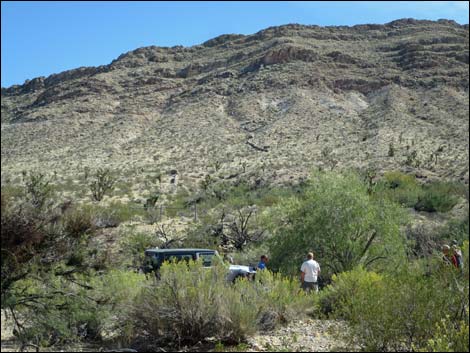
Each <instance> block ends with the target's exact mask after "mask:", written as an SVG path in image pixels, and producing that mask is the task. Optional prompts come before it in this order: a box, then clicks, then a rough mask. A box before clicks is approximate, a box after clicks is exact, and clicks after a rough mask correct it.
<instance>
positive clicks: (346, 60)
mask: <svg viewBox="0 0 470 353" xmlns="http://www.w3.org/2000/svg"><path fill="white" fill-rule="evenodd" d="M468 101H469V32H468V25H463V26H462V25H459V24H457V23H455V22H453V21H448V20H440V21H437V22H434V21H418V20H413V19H402V20H397V21H394V22H391V23H388V24H385V25H358V26H353V27H346V26H341V27H319V26H303V25H296V24H291V25H285V26H280V27H271V28H267V29H265V30H262V31H260V32H258V33H256V34H253V35H247V36H244V35H222V36H219V37H217V38H214V39H211V40H209V41H207V42H205V43H203V44H201V45H196V46H192V47H181V46H177V47H171V48H162V47H155V46H152V47H145V48H139V49H136V50H134V51H131V52H128V53H125V54H123V55H121V56H119V57H118V58H117V59H116V60H114V61H113V62H112V63H110V64H109V65H103V66H99V67H86V68H78V69H75V70H70V71H66V72H62V73H59V74H54V75H51V76H49V77H47V78H44V77H39V78H34V79H32V80H30V81H27V82H25V83H24V84H23V85H16V86H12V87H9V88H2V91H1V112H2V120H1V122H2V123H1V129H2V130H1V131H2V132H1V137H2V140H1V141H2V142H1V157H2V182H3V181H5V180H8V179H11V178H14V177H15V175H18V172H19V171H21V170H28V169H40V170H46V171H57V172H58V174H59V175H64V176H70V177H73V176H74V175H78V174H77V173H79V172H81V171H82V170H83V168H84V167H86V166H87V167H90V168H96V167H98V166H108V167H110V168H113V169H115V170H118V171H119V173H120V174H121V175H127V176H129V178H133V177H135V176H136V175H141V174H142V173H147V172H151V171H157V170H160V171H163V172H167V171H169V170H172V169H176V170H177V171H178V175H179V176H180V178H181V179H180V180H184V183H186V185H195V183H197V182H198V181H200V180H201V179H202V178H203V177H204V176H205V174H206V173H207V172H208V171H214V167H213V166H214V164H217V167H216V168H215V169H216V170H217V172H218V173H219V176H220V177H221V178H231V177H233V176H235V175H237V174H241V173H244V172H246V173H250V172H255V171H256V172H257V173H261V174H262V175H263V177H265V178H266V180H271V181H274V182H286V181H289V180H291V181H295V180H298V179H299V178H302V177H304V176H305V175H307V174H308V173H309V172H310V170H312V168H315V167H320V168H337V169H343V168H375V169H377V170H379V171H382V170H391V169H402V170H406V171H408V172H414V173H416V174H417V175H419V176H420V177H423V178H451V179H455V180H462V181H465V182H467V183H468V176H469V173H468V147H469V140H468V127H469V115H468V112H469V111H468V103H469V102H468Z"/></svg>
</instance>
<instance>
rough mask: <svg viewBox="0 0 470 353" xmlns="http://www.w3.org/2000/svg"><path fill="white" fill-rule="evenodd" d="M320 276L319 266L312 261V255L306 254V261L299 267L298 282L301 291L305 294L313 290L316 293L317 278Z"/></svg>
mask: <svg viewBox="0 0 470 353" xmlns="http://www.w3.org/2000/svg"><path fill="white" fill-rule="evenodd" d="M319 275H320V264H319V263H318V262H316V261H315V260H314V259H313V253H311V252H309V253H308V254H307V261H305V262H304V263H303V264H302V266H301V267H300V280H301V282H302V289H303V290H304V291H306V292H310V291H311V290H314V291H315V292H318V276H319Z"/></svg>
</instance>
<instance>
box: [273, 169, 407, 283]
mask: <svg viewBox="0 0 470 353" xmlns="http://www.w3.org/2000/svg"><path fill="white" fill-rule="evenodd" d="M404 220H406V216H405V214H404V213H403V210H401V209H400V208H399V207H398V206H397V205H395V204H393V203H391V202H389V201H387V200H383V199H379V200H377V199H375V198H373V197H371V196H369V195H368V193H367V188H366V186H365V185H364V184H363V183H362V182H361V180H360V179H359V177H358V176H356V175H355V174H344V175H335V174H332V173H320V174H318V175H315V176H314V177H313V178H312V179H311V180H310V185H309V186H308V187H307V188H306V190H305V192H304V194H303V195H301V197H296V198H290V199H287V200H285V201H283V202H282V203H281V205H280V206H279V207H277V208H276V209H275V210H274V212H273V213H272V214H271V219H270V220H268V221H267V223H268V224H270V228H271V231H272V233H273V236H272V238H271V239H269V248H270V253H271V259H272V260H271V266H273V268H276V269H280V270H281V271H282V272H284V273H289V274H298V272H299V268H300V265H301V264H302V262H303V261H304V260H305V257H306V253H307V252H308V251H309V250H312V251H313V253H314V254H315V257H316V259H317V260H318V261H319V263H320V265H321V266H322V276H323V278H325V279H327V280H328V279H329V277H330V276H331V275H332V274H334V273H340V272H343V271H348V270H351V269H353V268H354V267H355V266H357V265H359V264H362V265H363V266H364V267H365V268H370V269H374V268H375V269H386V268H394V267H396V266H397V264H399V263H400V261H401V260H402V259H403V258H404V253H405V252H404V249H405V239H404V237H403V235H402V234H401V232H400V225H401V224H402V223H403V221H404Z"/></svg>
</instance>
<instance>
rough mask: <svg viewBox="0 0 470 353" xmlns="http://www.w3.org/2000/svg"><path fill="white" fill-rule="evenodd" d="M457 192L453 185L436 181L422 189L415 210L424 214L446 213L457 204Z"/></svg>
mask: <svg viewBox="0 0 470 353" xmlns="http://www.w3.org/2000/svg"><path fill="white" fill-rule="evenodd" d="M459 192H460V191H459V190H458V189H456V185H455V184H454V183H449V182H441V181H436V182H433V183H430V184H427V185H425V186H424V187H423V193H422V194H421V195H420V197H419V199H418V202H417V203H416V205H415V209H416V210H418V211H426V212H436V211H438V212H448V211H450V210H451V209H452V208H453V207H454V206H455V205H456V204H457V203H458V202H459V198H458V196H457V194H458V193H459Z"/></svg>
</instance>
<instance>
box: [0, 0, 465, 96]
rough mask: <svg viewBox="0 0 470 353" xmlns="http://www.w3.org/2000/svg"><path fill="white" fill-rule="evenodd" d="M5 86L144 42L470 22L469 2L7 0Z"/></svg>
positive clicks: (102, 59)
mask: <svg viewBox="0 0 470 353" xmlns="http://www.w3.org/2000/svg"><path fill="white" fill-rule="evenodd" d="M1 10H2V12H1V35H2V37H1V39H2V41H1V49H2V50H1V78H2V79H1V85H2V87H8V86H10V85H13V84H21V83H23V82H24V81H25V80H26V79H31V78H34V77H38V76H48V75H50V74H53V73H58V72H61V71H64V70H69V69H73V68H77V67H80V66H98V65H103V64H108V63H109V62H111V61H112V60H113V59H115V58H116V57H118V56H119V55H120V54H122V53H124V52H127V51H129V50H133V49H136V48H139V47H142V46H148V45H158V46H173V45H184V46H190V45H194V44H200V43H202V42H204V41H206V40H208V39H210V38H213V37H216V36H218V35H220V34H225V33H240V34H252V33H255V32H257V31H259V30H261V29H263V28H266V27H269V26H277V25H282V24H287V23H300V24H316V25H321V26H326V25H355V24H363V23H386V22H390V21H393V20H395V19H398V18H404V17H413V18H417V19H430V20H437V19H440V18H447V19H453V20H455V21H457V22H458V23H460V24H465V23H468V16H469V15H468V11H469V7H468V1H422V2H420V1H394V2H382V1H377V2H376V1H355V2H343V1H337V2H327V1H318V2H307V1H285V2H270V1H265V2H258V1H250V2H237V1H230V2H229V1H227V2H222V1H220V2H219V1H217V2H204V1H201V2H199V1H198V2H196V1H195V2H173V1H172V2H165V1H162V2H140V1H125V2H112V1H106V2H100V1H96V2H85V1H84V2H81V1H67V2H65V1H64V2H61V1H57V2H47V1H34V2H28V1H2V2H1Z"/></svg>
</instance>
